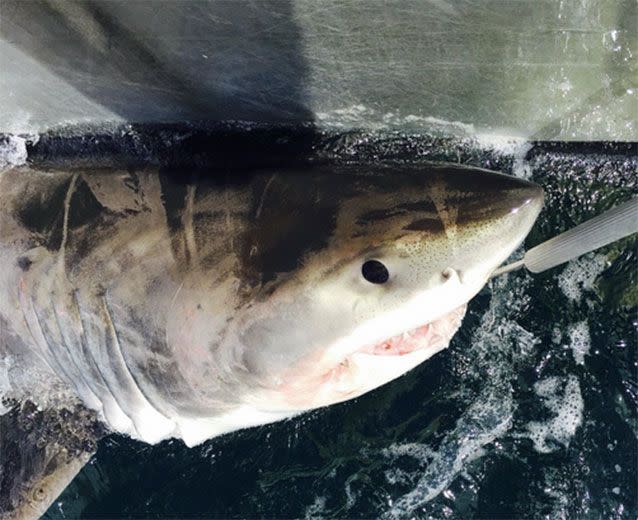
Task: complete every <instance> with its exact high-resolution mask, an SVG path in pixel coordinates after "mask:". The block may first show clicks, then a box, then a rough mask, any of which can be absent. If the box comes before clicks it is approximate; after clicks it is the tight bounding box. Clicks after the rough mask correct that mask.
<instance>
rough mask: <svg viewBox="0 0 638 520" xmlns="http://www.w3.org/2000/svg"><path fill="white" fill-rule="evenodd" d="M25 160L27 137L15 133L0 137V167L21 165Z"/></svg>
mask: <svg viewBox="0 0 638 520" xmlns="http://www.w3.org/2000/svg"><path fill="white" fill-rule="evenodd" d="M26 162H27V139H26V138H24V137H20V136H17V135H5V136H3V137H0V168H8V167H12V166H22V165H23V164H26Z"/></svg>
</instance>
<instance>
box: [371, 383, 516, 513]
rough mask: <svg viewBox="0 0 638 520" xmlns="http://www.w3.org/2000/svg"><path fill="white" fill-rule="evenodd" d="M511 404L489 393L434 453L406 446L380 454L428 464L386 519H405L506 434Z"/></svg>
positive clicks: (421, 448) (393, 504)
mask: <svg viewBox="0 0 638 520" xmlns="http://www.w3.org/2000/svg"><path fill="white" fill-rule="evenodd" d="M490 390H493V389H490ZM512 404H513V403H512V400H511V396H510V397H509V399H508V398H503V396H501V395H499V394H498V392H494V391H490V392H488V394H487V395H482V396H480V397H479V398H478V399H477V400H476V401H475V402H474V403H473V404H472V405H471V406H470V408H469V409H468V410H467V411H466V412H465V414H464V415H463V416H462V417H461V418H460V419H459V420H458V421H457V424H456V427H455V428H454V431H453V432H452V433H451V434H449V435H447V436H446V437H445V439H444V440H443V441H442V443H441V445H440V446H438V447H437V449H436V450H431V449H430V448H429V447H427V446H425V445H423V446H414V445H410V447H409V448H408V449H407V450H406V449H403V448H402V447H401V446H397V445H394V446H391V447H390V448H388V449H387V450H384V454H385V455H386V456H389V457H397V456H400V455H406V454H409V455H411V456H415V457H416V458H417V460H419V461H420V462H423V461H424V459H425V460H428V461H429V462H428V464H427V466H426V467H425V468H424V469H423V471H422V474H421V477H420V478H419V480H418V482H417V483H416V486H415V487H414V489H412V490H411V491H409V492H408V493H406V494H405V495H403V496H402V497H400V498H399V499H397V500H395V501H393V503H392V505H391V506H390V509H389V511H388V512H387V514H386V516H389V517H403V516H406V515H407V514H410V513H411V512H412V511H414V510H415V509H418V508H419V507H421V506H423V505H424V504H426V503H427V502H429V501H430V500H432V499H433V498H434V497H436V496H438V495H439V494H440V493H441V492H443V491H444V490H446V489H447V488H448V486H449V485H450V484H451V483H452V481H453V480H454V479H455V478H456V476H457V475H459V473H461V472H462V471H463V470H464V469H465V467H466V466H467V465H468V464H469V463H471V462H472V461H474V460H476V459H478V458H480V457H481V456H483V455H484V453H485V450H484V446H486V445H487V444H490V443H491V442H493V441H494V440H495V439H497V438H499V437H501V436H502V435H503V434H504V433H505V432H506V431H507V430H509V428H510V427H511V421H512V414H513V406H512ZM389 483H390V482H389Z"/></svg>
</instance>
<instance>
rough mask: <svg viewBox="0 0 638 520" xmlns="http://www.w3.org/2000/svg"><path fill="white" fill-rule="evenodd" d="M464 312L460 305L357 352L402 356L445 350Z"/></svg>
mask: <svg viewBox="0 0 638 520" xmlns="http://www.w3.org/2000/svg"><path fill="white" fill-rule="evenodd" d="M465 310H466V305H462V306H461V307H457V308H456V309H454V310H453V311H452V312H449V313H447V314H446V315H444V316H443V317H441V318H439V319H438V320H435V321H433V322H431V323H426V324H425V325H421V326H420V327H417V328H415V329H412V330H409V331H407V332H404V333H402V334H398V335H396V336H392V337H391V338H388V339H386V340H385V341H382V342H381V343H377V344H376V345H372V346H368V347H364V348H363V349H362V350H360V351H358V352H360V353H364V354H371V355H373V356H404V355H406V354H410V353H412V352H414V351H416V350H423V349H433V348H437V347H443V348H445V347H446V346H447V344H448V343H449V342H450V339H451V338H452V336H453V335H454V333H455V332H456V331H457V330H458V328H459V327H460V325H461V321H462V320H463V316H464V315H465Z"/></svg>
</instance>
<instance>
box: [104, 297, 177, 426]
mask: <svg viewBox="0 0 638 520" xmlns="http://www.w3.org/2000/svg"><path fill="white" fill-rule="evenodd" d="M101 299H102V303H103V310H104V312H105V318H106V324H107V326H108V330H109V334H110V336H111V339H112V344H113V346H114V348H113V353H114V354H115V356H116V358H117V361H118V362H119V364H120V366H119V367H117V368H119V370H120V371H121V374H120V377H118V375H117V374H116V377H118V379H120V378H123V380H122V382H123V383H125V384H126V385H127V386H128V390H129V391H131V392H132V395H130V397H131V398H134V399H135V400H136V401H137V402H138V404H140V405H141V406H142V407H144V408H145V409H146V411H150V412H151V413H153V414H156V415H157V416H158V417H159V418H161V419H163V420H165V421H170V422H172V421H171V420H170V419H169V418H168V417H166V416H165V415H164V414H163V413H161V412H160V411H159V410H158V409H157V408H156V407H155V406H154V405H153V404H151V402H150V400H149V399H148V397H147V396H146V395H145V394H144V392H142V389H141V387H140V385H139V384H138V382H137V380H136V379H135V377H134V376H133V374H132V372H131V369H130V368H129V366H128V364H127V363H126V358H125V357H124V354H123V353H122V347H121V345H120V340H119V336H118V333H117V329H116V327H115V323H114V322H113V317H112V314H111V310H110V308H109V303H108V293H107V292H105V293H104V295H102V298H101ZM131 420H132V421H133V423H134V424H135V419H134V418H131ZM136 429H137V426H136Z"/></svg>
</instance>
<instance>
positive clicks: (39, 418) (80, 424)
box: [0, 401, 105, 520]
mask: <svg viewBox="0 0 638 520" xmlns="http://www.w3.org/2000/svg"><path fill="white" fill-rule="evenodd" d="M104 434H105V432H104V430H103V428H102V427H101V426H99V424H98V423H97V420H96V416H95V414H94V413H93V412H91V411H89V410H87V409H85V408H83V407H81V406H79V405H76V406H74V407H68V408H56V409H44V410H40V409H38V407H37V406H36V405H35V404H33V403H32V402H31V401H26V402H23V403H16V404H15V405H14V406H13V408H12V409H11V410H10V411H8V412H6V413H5V414H4V415H1V416H0V519H2V520H8V519H12V520H13V519H16V520H18V519H19V520H22V519H25V520H27V519H34V518H40V517H41V516H42V515H43V514H44V513H45V512H46V510H47V509H48V508H49V506H50V505H51V504H52V503H53V501H54V500H55V499H56V498H57V497H58V496H59V495H60V493H62V491H64V489H65V488H66V486H67V485H68V484H69V483H70V482H71V480H73V478H74V477H75V476H76V475H77V474H78V473H79V471H80V470H81V469H82V467H83V466H84V465H85V464H86V463H87V462H88V461H89V459H90V458H91V455H93V453H94V452H95V449H96V443H97V440H98V439H99V438H100V437H102V436H103V435H104Z"/></svg>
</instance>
